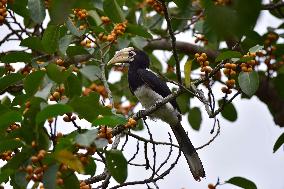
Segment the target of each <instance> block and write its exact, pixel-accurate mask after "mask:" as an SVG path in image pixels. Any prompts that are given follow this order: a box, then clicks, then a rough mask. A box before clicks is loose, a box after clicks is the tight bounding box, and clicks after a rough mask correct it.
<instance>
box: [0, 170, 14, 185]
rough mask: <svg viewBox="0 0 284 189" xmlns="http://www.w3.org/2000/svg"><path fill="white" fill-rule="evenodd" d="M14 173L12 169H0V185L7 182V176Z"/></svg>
mask: <svg viewBox="0 0 284 189" xmlns="http://www.w3.org/2000/svg"><path fill="white" fill-rule="evenodd" d="M14 172H15V170H13V169H4V170H2V168H1V169H0V183H3V182H7V181H8V180H9V176H10V175H12V174H13V173H14Z"/></svg>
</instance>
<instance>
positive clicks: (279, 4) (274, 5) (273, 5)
mask: <svg viewBox="0 0 284 189" xmlns="http://www.w3.org/2000/svg"><path fill="white" fill-rule="evenodd" d="M281 7H284V1H278V2H277V3H269V4H264V5H262V10H273V9H277V8H281Z"/></svg>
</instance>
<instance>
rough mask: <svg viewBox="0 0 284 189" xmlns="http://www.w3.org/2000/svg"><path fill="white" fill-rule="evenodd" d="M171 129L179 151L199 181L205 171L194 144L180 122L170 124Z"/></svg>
mask: <svg viewBox="0 0 284 189" xmlns="http://www.w3.org/2000/svg"><path fill="white" fill-rule="evenodd" d="M171 129H172V131H173V133H174V135H175V137H176V139H177V141H178V144H179V146H180V149H181V151H182V152H183V154H184V156H185V158H186V161H187V163H188V165H189V168H190V171H191V173H192V175H193V177H194V179H195V180H197V181H200V180H201V178H203V177H205V171H204V168H203V165H202V162H201V160H200V159H199V156H198V154H197V152H196V150H195V148H194V146H193V145H192V143H191V141H190V139H189V138H188V136H187V134H186V132H185V130H184V129H183V127H182V125H181V124H180V123H178V124H177V125H175V126H173V125H171Z"/></svg>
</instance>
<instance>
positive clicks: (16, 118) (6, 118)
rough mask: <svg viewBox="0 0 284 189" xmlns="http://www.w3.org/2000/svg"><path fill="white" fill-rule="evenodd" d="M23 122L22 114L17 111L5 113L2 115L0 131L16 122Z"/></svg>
mask: <svg viewBox="0 0 284 189" xmlns="http://www.w3.org/2000/svg"><path fill="white" fill-rule="evenodd" d="M21 121H22V114H20V113H19V112H16V111H5V112H4V113H2V114H1V115H0V131H3V130H5V129H6V128H8V126H9V125H11V124H12V123H15V122H21Z"/></svg>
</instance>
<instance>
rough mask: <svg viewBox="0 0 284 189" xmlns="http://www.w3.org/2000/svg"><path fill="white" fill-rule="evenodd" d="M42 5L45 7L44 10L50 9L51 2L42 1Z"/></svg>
mask: <svg viewBox="0 0 284 189" xmlns="http://www.w3.org/2000/svg"><path fill="white" fill-rule="evenodd" d="M44 5H45V8H47V9H48V8H50V5H51V0H44Z"/></svg>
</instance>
